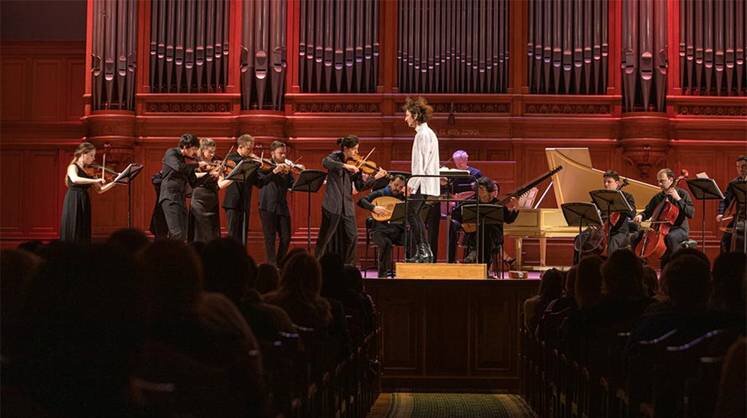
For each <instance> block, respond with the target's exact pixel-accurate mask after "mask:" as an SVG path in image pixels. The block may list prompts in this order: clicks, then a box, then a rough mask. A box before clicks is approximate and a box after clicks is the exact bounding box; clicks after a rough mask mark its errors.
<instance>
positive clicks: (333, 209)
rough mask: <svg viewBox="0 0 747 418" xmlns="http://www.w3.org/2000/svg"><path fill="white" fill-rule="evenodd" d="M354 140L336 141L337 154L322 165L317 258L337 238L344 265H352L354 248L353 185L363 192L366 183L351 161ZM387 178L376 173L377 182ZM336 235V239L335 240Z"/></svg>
mask: <svg viewBox="0 0 747 418" xmlns="http://www.w3.org/2000/svg"><path fill="white" fill-rule="evenodd" d="M358 142H359V141H358V137H357V136H355V135H348V136H344V137H342V138H339V139H337V145H339V147H340V150H339V151H335V152H332V153H330V154H329V155H327V156H326V157H324V159H323V160H322V165H323V166H324V168H326V169H327V171H328V173H327V187H326V189H325V190H324V198H323V200H322V224H321V226H320V227H319V237H318V238H317V241H316V252H315V255H316V257H317V258H321V257H322V256H323V255H324V254H326V253H327V252H330V248H329V247H330V244H331V243H332V240H333V239H336V238H339V241H337V242H339V243H340V248H339V253H340V256H341V257H342V258H343V260H344V261H345V263H346V264H353V263H355V244H356V241H357V238H358V226H357V225H356V222H355V203H354V202H353V185H355V188H356V190H364V189H365V188H366V186H367V182H366V181H365V179H364V178H363V174H362V173H361V172H360V169H359V168H358V166H357V165H356V164H355V163H354V162H353V160H355V159H356V157H358ZM386 175H387V172H386V171H385V170H383V169H381V168H379V170H378V171H377V172H376V175H375V177H374V178H375V179H376V180H378V179H380V178H382V177H384V176H386ZM338 234H340V236H338Z"/></svg>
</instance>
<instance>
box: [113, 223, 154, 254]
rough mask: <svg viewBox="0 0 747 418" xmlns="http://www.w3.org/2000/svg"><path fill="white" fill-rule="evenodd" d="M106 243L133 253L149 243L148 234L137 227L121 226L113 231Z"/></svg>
mask: <svg viewBox="0 0 747 418" xmlns="http://www.w3.org/2000/svg"><path fill="white" fill-rule="evenodd" d="M106 243H107V244H109V245H111V246H114V247H119V248H121V249H122V250H124V251H126V252H127V253H128V254H132V255H135V254H137V253H138V252H139V251H141V250H143V249H144V248H145V247H147V246H148V245H149V244H150V241H148V236H147V235H145V233H144V232H143V231H141V230H139V229H135V228H123V229H118V230H116V231H114V232H113V233H112V234H111V235H110V236H109V239H107V240H106Z"/></svg>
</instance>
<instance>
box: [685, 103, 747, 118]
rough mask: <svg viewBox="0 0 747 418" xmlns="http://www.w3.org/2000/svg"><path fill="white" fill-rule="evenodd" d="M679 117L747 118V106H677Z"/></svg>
mask: <svg viewBox="0 0 747 418" xmlns="http://www.w3.org/2000/svg"><path fill="white" fill-rule="evenodd" d="M676 109H677V110H676V113H677V115H679V116H728V117H736V116H747V106H740V105H723V106H721V105H710V104H709V105H677V106H676Z"/></svg>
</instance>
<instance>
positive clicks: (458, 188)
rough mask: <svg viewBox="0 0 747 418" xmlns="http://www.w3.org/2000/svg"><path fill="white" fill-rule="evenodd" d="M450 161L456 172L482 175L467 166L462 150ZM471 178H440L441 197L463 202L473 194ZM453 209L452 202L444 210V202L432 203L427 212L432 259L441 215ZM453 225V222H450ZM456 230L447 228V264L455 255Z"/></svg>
mask: <svg viewBox="0 0 747 418" xmlns="http://www.w3.org/2000/svg"><path fill="white" fill-rule="evenodd" d="M451 159H452V161H454V167H455V168H456V169H458V170H467V171H469V174H470V175H472V176H474V178H475V179H479V178H480V177H482V173H481V172H480V170H478V169H477V168H475V167H472V166H470V165H469V154H467V151H464V150H456V151H454V153H453V154H451ZM474 181H475V180H474V179H473V178H472V177H455V178H453V179H451V180H447V179H446V177H442V178H441V195H442V196H443V195H446V194H447V193H448V194H451V196H452V198H453V199H455V200H464V199H466V198H467V197H471V195H472V194H474V189H473V187H472V186H473V183H474ZM453 207H454V202H452V204H451V205H450V207H448V208H446V202H440V203H434V204H432V205H431V208H430V210H429V212H428V222H427V223H428V240H429V241H430V243H431V249H432V251H433V257H434V259H438V240H439V233H440V226H441V214H442V213H446V210H451V209H453ZM452 225H453V222H452ZM457 232H458V228H455V227H451V228H449V248H448V249H447V250H448V260H449V263H453V262H454V259H455V255H456V234H457Z"/></svg>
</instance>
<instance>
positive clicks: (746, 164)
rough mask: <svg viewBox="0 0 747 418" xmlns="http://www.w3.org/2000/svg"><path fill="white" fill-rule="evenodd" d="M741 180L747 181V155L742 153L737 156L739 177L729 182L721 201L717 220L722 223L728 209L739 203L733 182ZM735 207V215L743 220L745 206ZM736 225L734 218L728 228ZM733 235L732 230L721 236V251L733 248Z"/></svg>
mask: <svg viewBox="0 0 747 418" xmlns="http://www.w3.org/2000/svg"><path fill="white" fill-rule="evenodd" d="M740 181H747V155H740V156H739V157H737V177H736V178H735V179H734V180H732V181H730V182H729V186H728V187H727V188H726V191H725V192H724V200H722V201H721V202H719V205H718V215H716V222H718V223H721V221H722V220H723V218H724V214H725V213H726V211H727V210H729V209H730V207H731V206H732V205H736V204H737V202H736V200H735V199H734V190H733V189H732V187H731V184H732V183H736V182H740ZM734 209H735V210H734V216H735V217H736V218H740V220H742V219H741V215H742V214H743V213H744V208H734ZM734 225H736V222H735V221H734V218H732V219H731V220H730V221H729V223H728V225H727V229H732V228H734ZM732 237H733V233H732V232H725V233H724V235H723V237H721V252H728V251H729V250H730V249H731V244H732V242H731V240H732V239H733V238H732ZM736 247H738V246H736Z"/></svg>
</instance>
